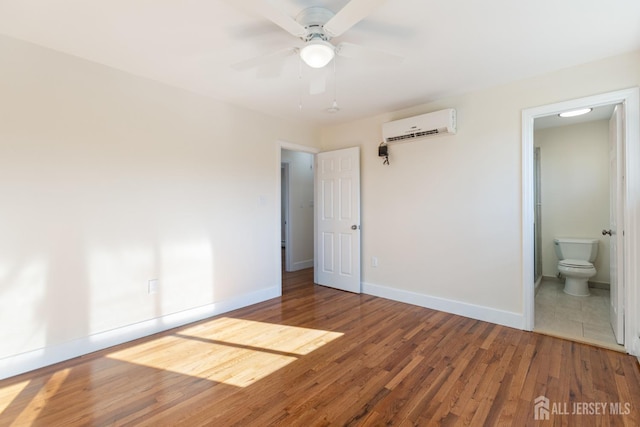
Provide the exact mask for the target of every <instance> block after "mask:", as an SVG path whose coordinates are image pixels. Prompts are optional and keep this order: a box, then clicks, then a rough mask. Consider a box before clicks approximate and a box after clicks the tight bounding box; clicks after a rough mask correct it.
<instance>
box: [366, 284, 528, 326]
mask: <svg viewBox="0 0 640 427" xmlns="http://www.w3.org/2000/svg"><path fill="white" fill-rule="evenodd" d="M362 292H363V293H365V294H368V295H373V296H376V297H381V298H386V299H390V300H394V301H399V302H404V303H406V304H413V305H417V306H420V307H425V308H430V309H433V310H438V311H444V312H447V313H452V314H457V315H459V316H464V317H470V318H472V319H477V320H482V321H485V322H490V323H496V324H498V325H503V326H508V327H510V328H515V329H523V326H524V316H523V315H522V314H520V313H513V312H510V311H504V310H498V309H495V308H490V307H484V306H481V305H475V304H469V303H466V302H460V301H454V300H450V299H445V298H439V297H432V296H429V295H425V294H419V293H417V292H411V291H406V290H402V289H395V288H389V287H386V286H380V285H374V284H371V283H362Z"/></svg>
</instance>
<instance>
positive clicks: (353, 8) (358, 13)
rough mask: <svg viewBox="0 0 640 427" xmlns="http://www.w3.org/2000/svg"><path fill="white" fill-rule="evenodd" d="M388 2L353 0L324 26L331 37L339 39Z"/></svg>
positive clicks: (380, 0)
mask: <svg viewBox="0 0 640 427" xmlns="http://www.w3.org/2000/svg"><path fill="white" fill-rule="evenodd" d="M385 1H386V0H351V1H350V2H349V3H347V4H346V5H345V6H344V7H343V8H342V9H340V11H339V12H338V13H336V14H335V15H334V16H333V18H331V19H329V21H327V23H326V24H324V30H325V32H326V33H327V34H329V35H330V36H331V37H338V36H339V35H341V34H342V33H344V32H345V31H347V30H348V29H349V28H351V27H353V26H354V25H356V24H357V23H358V22H360V21H361V20H362V19H363V18H365V17H366V16H367V15H369V14H370V13H371V12H373V10H374V9H375V8H376V7H378V6H380V5H381V4H382V3H383V2H385Z"/></svg>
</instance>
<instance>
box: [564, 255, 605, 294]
mask: <svg viewBox="0 0 640 427" xmlns="http://www.w3.org/2000/svg"><path fill="white" fill-rule="evenodd" d="M558 271H560V273H562V275H563V276H564V277H565V282H564V293H565V294H569V295H573V296H576V297H588V296H589V295H590V293H589V279H590V278H592V277H593V276H595V275H596V273H597V271H596V268H595V267H594V266H593V264H591V263H590V262H589V261H583V260H578V259H563V260H561V261H560V262H558Z"/></svg>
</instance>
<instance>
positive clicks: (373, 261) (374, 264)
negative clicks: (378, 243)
mask: <svg viewBox="0 0 640 427" xmlns="http://www.w3.org/2000/svg"><path fill="white" fill-rule="evenodd" d="M377 266H378V257H377V256H372V257H371V267H374V268H375V267H377Z"/></svg>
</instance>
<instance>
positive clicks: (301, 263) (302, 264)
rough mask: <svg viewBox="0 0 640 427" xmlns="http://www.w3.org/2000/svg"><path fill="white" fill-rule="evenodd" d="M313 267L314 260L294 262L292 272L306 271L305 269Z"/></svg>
mask: <svg viewBox="0 0 640 427" xmlns="http://www.w3.org/2000/svg"><path fill="white" fill-rule="evenodd" d="M311 267H313V259H307V260H304V261H298V262H294V263H293V265H292V266H291V271H298V270H304V269H305V268H311Z"/></svg>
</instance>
